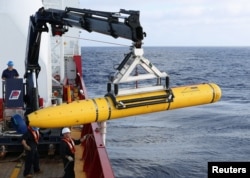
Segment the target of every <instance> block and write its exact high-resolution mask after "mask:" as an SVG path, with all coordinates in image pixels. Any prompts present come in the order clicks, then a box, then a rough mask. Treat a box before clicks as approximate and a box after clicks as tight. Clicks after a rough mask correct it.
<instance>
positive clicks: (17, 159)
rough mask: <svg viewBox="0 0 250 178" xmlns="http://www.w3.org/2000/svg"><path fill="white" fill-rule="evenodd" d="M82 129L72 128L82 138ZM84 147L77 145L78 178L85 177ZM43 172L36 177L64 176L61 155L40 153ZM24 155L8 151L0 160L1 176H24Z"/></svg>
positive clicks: (7, 177)
mask: <svg viewBox="0 0 250 178" xmlns="http://www.w3.org/2000/svg"><path fill="white" fill-rule="evenodd" d="M80 134H81V130H80V129H76V128H75V129H72V137H73V138H76V139H77V138H80ZM83 149H84V147H83V146H82V145H78V146H76V155H75V156H76V158H75V173H76V178H85V177H86V175H85V172H83V165H84V161H83V159H82V154H83ZM40 167H41V170H42V173H41V174H34V175H33V177H34V178H60V177H63V174H64V170H63V163H62V160H61V159H60V157H59V155H56V156H53V157H50V156H48V155H46V154H40ZM23 169H24V157H21V156H20V153H7V154H6V156H5V157H4V158H2V159H1V160H0V177H1V178H23Z"/></svg>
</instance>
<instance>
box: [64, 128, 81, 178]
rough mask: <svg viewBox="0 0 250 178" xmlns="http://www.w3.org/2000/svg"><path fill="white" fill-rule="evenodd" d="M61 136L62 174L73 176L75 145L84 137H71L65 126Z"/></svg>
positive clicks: (73, 177) (68, 176) (70, 177)
mask: <svg viewBox="0 0 250 178" xmlns="http://www.w3.org/2000/svg"><path fill="white" fill-rule="evenodd" d="M62 134H63V138H62V140H61V144H60V154H61V157H62V159H63V166H64V176H63V178H75V171H74V166H75V145H79V144H80V143H81V142H83V141H84V137H83V138H81V139H78V140H76V139H73V138H71V131H70V129H69V128H67V127H65V128H63V129H62Z"/></svg>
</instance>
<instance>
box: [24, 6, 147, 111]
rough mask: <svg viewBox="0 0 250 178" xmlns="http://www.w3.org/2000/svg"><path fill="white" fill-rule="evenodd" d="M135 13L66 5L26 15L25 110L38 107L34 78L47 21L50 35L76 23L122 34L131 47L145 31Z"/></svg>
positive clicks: (117, 35) (105, 32)
mask: <svg viewBox="0 0 250 178" xmlns="http://www.w3.org/2000/svg"><path fill="white" fill-rule="evenodd" d="M139 16H140V14H139V11H133V10H124V9H121V10H120V12H118V13H116V12H104V11H94V10H89V9H77V8H70V7H68V8H66V9H65V10H59V9H44V8H43V7H42V8H40V9H39V10H38V11H37V12H36V13H35V14H34V15H32V16H31V17H30V23H29V31H28V39H27V47H26V57H25V76H24V77H25V78H26V95H25V101H26V108H27V109H26V114H29V113H31V112H33V111H35V110H37V109H38V108H39V106H38V99H39V98H38V97H39V96H38V95H39V94H38V87H37V78H38V74H39V72H40V70H41V67H40V65H39V63H38V60H39V50H40V43H41V37H42V33H43V32H48V31H49V28H48V26H47V24H50V25H51V30H52V35H53V36H55V35H59V36H62V35H63V34H64V33H66V32H67V31H68V28H69V27H77V28H80V29H83V30H86V31H88V32H97V33H101V34H105V35H109V36H112V37H114V38H118V37H121V38H125V39H128V40H131V41H133V45H134V47H135V48H141V45H142V40H143V37H144V36H145V33H144V32H143V28H142V27H141V25H140V21H139Z"/></svg>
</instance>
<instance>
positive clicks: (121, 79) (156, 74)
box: [107, 47, 169, 95]
mask: <svg viewBox="0 0 250 178" xmlns="http://www.w3.org/2000/svg"><path fill="white" fill-rule="evenodd" d="M137 66H141V67H142V68H143V69H144V70H145V71H146V73H143V74H137V75H134V74H133V75H132V72H133V71H134V70H135V69H136V67H137ZM162 78H164V79H165V80H166V82H165V85H162ZM148 79H157V82H156V84H155V85H150V86H140V87H134V88H123V89H120V88H119V84H121V83H129V82H137V81H142V80H148ZM109 80H110V81H109V83H108V89H107V90H108V93H110V92H111V88H112V87H111V86H112V85H114V94H115V95H126V94H132V93H140V92H150V91H157V90H162V89H168V82H169V78H168V75H167V73H165V72H161V71H159V70H158V69H157V68H156V67H155V66H154V65H153V64H152V63H151V62H150V61H149V60H148V59H146V58H144V57H143V49H142V48H136V47H131V52H130V53H128V54H127V55H126V56H125V58H124V60H123V61H122V62H121V64H120V65H119V66H118V67H117V71H116V73H115V74H114V75H113V76H111V77H110V79H109Z"/></svg>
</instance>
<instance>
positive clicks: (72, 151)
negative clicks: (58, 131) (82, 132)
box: [62, 138, 76, 154]
mask: <svg viewBox="0 0 250 178" xmlns="http://www.w3.org/2000/svg"><path fill="white" fill-rule="evenodd" d="M62 140H63V141H65V142H66V143H67V145H68V146H69V149H70V151H71V153H72V154H75V152H76V150H75V143H74V141H73V140H72V139H71V138H63V139H62Z"/></svg>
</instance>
